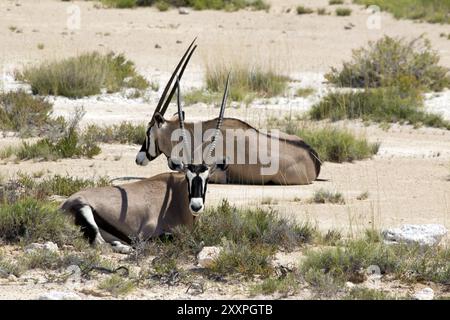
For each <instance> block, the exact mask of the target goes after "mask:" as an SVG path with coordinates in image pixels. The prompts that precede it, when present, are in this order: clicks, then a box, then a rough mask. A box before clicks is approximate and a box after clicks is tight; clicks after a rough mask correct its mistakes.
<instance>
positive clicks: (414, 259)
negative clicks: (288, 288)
mask: <svg viewBox="0 0 450 320" xmlns="http://www.w3.org/2000/svg"><path fill="white" fill-rule="evenodd" d="M449 257H450V250H449V249H445V248H440V247H429V248H420V247H418V246H411V245H409V246H408V245H396V246H390V245H386V244H384V243H383V242H373V241H370V240H367V239H362V240H348V241H346V242H344V243H343V244H342V245H340V246H338V247H336V248H327V249H324V250H321V251H310V252H308V253H307V259H306V260H305V262H304V263H303V265H302V267H301V269H302V273H303V274H306V273H308V272H311V271H313V272H317V271H318V270H321V271H322V272H323V273H324V274H326V275H329V276H331V277H332V278H333V280H334V281H335V282H336V283H339V284H341V285H342V284H343V283H345V282H346V281H351V282H356V283H358V282H362V281H364V279H365V275H366V273H367V271H368V268H369V267H371V266H377V267H378V268H379V270H380V272H381V274H392V275H394V276H395V277H396V278H398V279H401V280H403V281H411V282H416V281H433V282H435V283H442V284H445V283H448V281H449V280H450V264H448V261H449V260H448V259H449Z"/></svg>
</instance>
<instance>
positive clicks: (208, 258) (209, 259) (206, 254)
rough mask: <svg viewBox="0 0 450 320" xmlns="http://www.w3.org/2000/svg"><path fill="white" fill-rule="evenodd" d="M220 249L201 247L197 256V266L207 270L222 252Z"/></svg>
mask: <svg viewBox="0 0 450 320" xmlns="http://www.w3.org/2000/svg"><path fill="white" fill-rule="evenodd" d="M222 250H223V249H222V248H221V247H203V249H202V251H200V252H199V254H198V255H197V260H198V264H199V265H200V266H201V267H202V268H208V267H210V266H211V265H212V263H213V262H214V260H215V259H217V257H219V255H220V253H221V252H222Z"/></svg>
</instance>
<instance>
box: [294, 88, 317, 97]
mask: <svg viewBox="0 0 450 320" xmlns="http://www.w3.org/2000/svg"><path fill="white" fill-rule="evenodd" d="M314 92H315V90H314V88H311V87H308V88H298V89H297V91H295V95H296V96H297V97H303V98H306V97H309V96H310V95H312V94H313V93H314Z"/></svg>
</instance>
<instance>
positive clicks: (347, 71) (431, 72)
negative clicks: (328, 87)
mask: <svg viewBox="0 0 450 320" xmlns="http://www.w3.org/2000/svg"><path fill="white" fill-rule="evenodd" d="M448 71H449V70H448V69H447V68H445V67H442V66H439V55H438V53H437V52H436V51H433V50H432V48H431V45H430V42H429V41H428V40H426V39H424V38H423V36H420V37H418V38H415V39H413V40H411V41H406V40H404V39H401V38H391V37H389V36H385V37H383V38H382V39H380V40H378V41H377V42H369V47H368V48H361V49H358V50H354V51H353V56H352V61H350V62H344V65H343V68H342V70H337V69H335V68H332V69H331V72H329V73H328V74H326V76H325V77H326V78H327V80H328V81H330V82H331V83H333V84H335V85H337V86H340V87H356V88H377V87H389V86H395V85H397V84H398V83H401V84H402V85H403V86H405V85H408V86H409V87H413V88H417V87H421V88H423V89H426V90H433V91H440V90H442V89H443V88H445V87H446V86H449V84H450V76H449V75H448Z"/></svg>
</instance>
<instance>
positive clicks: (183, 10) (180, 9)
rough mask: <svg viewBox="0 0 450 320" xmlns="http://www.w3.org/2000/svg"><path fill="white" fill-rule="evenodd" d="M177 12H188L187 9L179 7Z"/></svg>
mask: <svg viewBox="0 0 450 320" xmlns="http://www.w3.org/2000/svg"><path fill="white" fill-rule="evenodd" d="M178 13H179V14H189V10H188V9H186V8H179V9H178Z"/></svg>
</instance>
